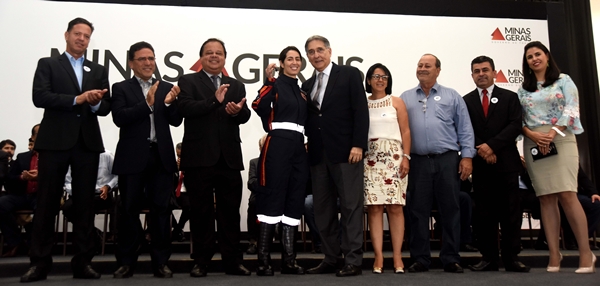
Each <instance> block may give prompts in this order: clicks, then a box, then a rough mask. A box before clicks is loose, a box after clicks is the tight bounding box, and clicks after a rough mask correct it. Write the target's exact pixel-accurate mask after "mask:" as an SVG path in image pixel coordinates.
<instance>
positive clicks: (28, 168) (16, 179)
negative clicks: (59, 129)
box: [0, 124, 40, 257]
mask: <svg viewBox="0 0 600 286" xmlns="http://www.w3.org/2000/svg"><path fill="white" fill-rule="evenodd" d="M39 126H40V125H39V124H36V125H34V126H33V128H32V129H31V140H33V141H34V142H35V139H36V137H37V132H38V129H39ZM5 176H6V184H5V188H6V190H7V194H6V195H5V196H1V197H0V230H1V231H2V235H4V237H5V240H6V245H7V247H6V248H7V250H6V252H5V253H3V254H2V257H13V256H15V255H16V254H17V251H18V249H19V245H20V244H21V237H20V233H21V232H20V231H19V227H18V225H17V222H16V218H15V217H14V216H13V212H14V211H17V210H35V206H36V202H37V199H36V198H37V190H38V183H37V180H38V153H37V152H36V151H28V152H23V153H20V154H19V155H18V156H17V159H16V160H13V161H11V164H10V170H9V171H8V173H7V174H6V175H5ZM0 187H1V186H0Z"/></svg>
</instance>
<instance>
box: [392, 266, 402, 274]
mask: <svg viewBox="0 0 600 286" xmlns="http://www.w3.org/2000/svg"><path fill="white" fill-rule="evenodd" d="M394 273H396V274H404V267H396V268H394Z"/></svg>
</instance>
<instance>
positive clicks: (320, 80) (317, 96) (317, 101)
mask: <svg viewBox="0 0 600 286" xmlns="http://www.w3.org/2000/svg"><path fill="white" fill-rule="evenodd" d="M322 85H323V73H322V72H321V73H319V75H318V76H317V91H315V94H314V95H313V102H314V104H315V105H316V106H317V108H319V109H321V103H320V102H321V99H320V98H321V86H322Z"/></svg>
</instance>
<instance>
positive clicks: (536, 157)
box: [530, 142, 558, 162]
mask: <svg viewBox="0 0 600 286" xmlns="http://www.w3.org/2000/svg"><path fill="white" fill-rule="evenodd" d="M548 148H550V152H548V153H547V154H546V155H543V154H542V152H540V149H538V146H535V147H531V149H530V152H531V157H532V158H533V161H534V162H535V161H537V160H540V159H544V158H548V157H550V156H554V155H558V151H557V150H556V145H554V142H550V145H548Z"/></svg>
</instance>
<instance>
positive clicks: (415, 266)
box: [408, 261, 429, 273]
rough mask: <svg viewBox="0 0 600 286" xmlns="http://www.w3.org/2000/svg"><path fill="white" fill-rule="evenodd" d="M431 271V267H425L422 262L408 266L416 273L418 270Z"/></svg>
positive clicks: (410, 270)
mask: <svg viewBox="0 0 600 286" xmlns="http://www.w3.org/2000/svg"><path fill="white" fill-rule="evenodd" d="M426 271H429V268H427V267H425V265H423V263H421V262H418V261H417V262H415V263H413V264H412V265H411V266H410V267H408V272H411V273H416V272H426Z"/></svg>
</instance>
